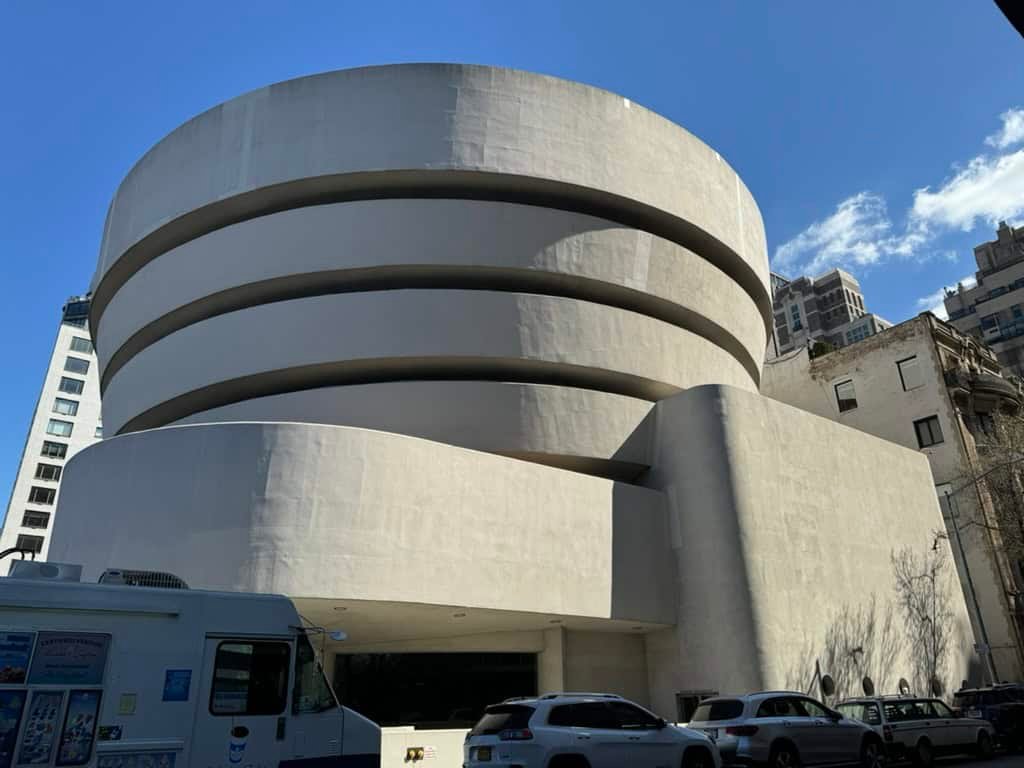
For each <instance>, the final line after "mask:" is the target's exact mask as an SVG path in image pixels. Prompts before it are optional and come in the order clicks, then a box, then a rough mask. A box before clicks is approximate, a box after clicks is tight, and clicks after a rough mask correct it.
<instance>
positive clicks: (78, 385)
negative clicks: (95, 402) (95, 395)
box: [57, 376, 85, 395]
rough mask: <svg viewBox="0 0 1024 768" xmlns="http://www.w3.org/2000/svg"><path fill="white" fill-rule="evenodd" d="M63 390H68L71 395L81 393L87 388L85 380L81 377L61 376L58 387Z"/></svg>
mask: <svg viewBox="0 0 1024 768" xmlns="http://www.w3.org/2000/svg"><path fill="white" fill-rule="evenodd" d="M57 389H59V390H60V391H61V392H67V393H68V394H69V395H80V394H82V390H83V389H85V382H84V381H82V380H81V379H72V378H69V377H67V376H61V377H60V385H59V386H58V387H57Z"/></svg>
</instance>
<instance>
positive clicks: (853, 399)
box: [836, 381, 857, 413]
mask: <svg viewBox="0 0 1024 768" xmlns="http://www.w3.org/2000/svg"><path fill="white" fill-rule="evenodd" d="M836 402H837V403H838V404H839V412H840V413H843V412H844V411H852V410H853V409H854V408H856V407H857V394H856V392H854V390H853V381H841V382H839V383H838V384H836Z"/></svg>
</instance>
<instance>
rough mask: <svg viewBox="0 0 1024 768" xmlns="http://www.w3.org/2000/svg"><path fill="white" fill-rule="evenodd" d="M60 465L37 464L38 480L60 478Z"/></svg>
mask: <svg viewBox="0 0 1024 768" xmlns="http://www.w3.org/2000/svg"><path fill="white" fill-rule="evenodd" d="M60 471H61V470H60V467H59V466H57V465H56V464H36V480H53V481H54V482H57V481H58V480H60Z"/></svg>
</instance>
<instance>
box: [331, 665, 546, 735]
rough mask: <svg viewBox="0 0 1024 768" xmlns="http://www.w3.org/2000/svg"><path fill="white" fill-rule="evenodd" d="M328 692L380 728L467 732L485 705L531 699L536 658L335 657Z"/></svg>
mask: <svg viewBox="0 0 1024 768" xmlns="http://www.w3.org/2000/svg"><path fill="white" fill-rule="evenodd" d="M334 690H335V693H337V695H338V699H339V701H340V702H341V703H342V704H344V705H345V706H346V707H351V708H352V709H354V710H356V711H357V712H359V713H360V714H362V715H364V716H366V717H368V718H370V719H371V720H373V721H374V722H376V723H378V724H380V725H384V726H389V725H416V726H419V727H421V728H471V727H472V726H473V725H474V724H475V723H476V722H477V720H478V719H479V718H480V716H481V715H482V714H483V713H484V710H485V709H486V708H487V707H488V706H489V705H491V704H497V703H500V702H502V701H504V700H505V699H509V698H512V697H514V696H535V695H536V694H537V656H536V654H532V653H357V654H338V656H337V659H336V663H335V665H334Z"/></svg>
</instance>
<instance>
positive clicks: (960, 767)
mask: <svg viewBox="0 0 1024 768" xmlns="http://www.w3.org/2000/svg"><path fill="white" fill-rule="evenodd" d="M935 765H936V766H937V767H938V768H982V766H984V767H985V768H1024V754H1016V755H1007V754H1005V753H1000V754H998V755H996V756H995V757H994V758H992V759H991V760H973V759H969V758H952V757H951V758H946V759H943V760H936V761H935Z"/></svg>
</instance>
